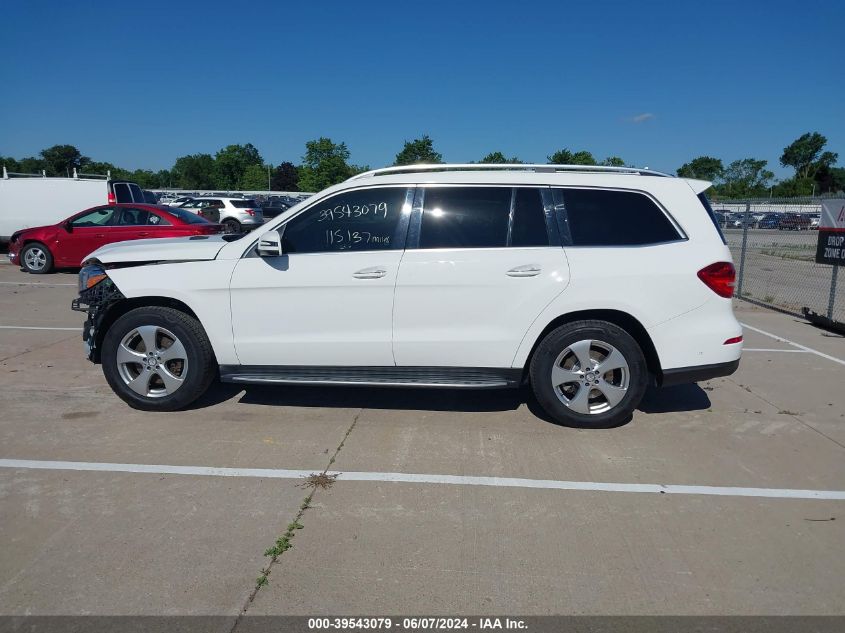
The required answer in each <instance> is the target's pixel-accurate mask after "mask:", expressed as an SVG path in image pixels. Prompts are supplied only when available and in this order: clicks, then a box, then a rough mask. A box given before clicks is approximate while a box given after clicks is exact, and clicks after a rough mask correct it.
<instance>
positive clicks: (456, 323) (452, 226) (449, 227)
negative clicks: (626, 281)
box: [393, 186, 569, 368]
mask: <svg viewBox="0 0 845 633" xmlns="http://www.w3.org/2000/svg"><path fill="white" fill-rule="evenodd" d="M418 192H421V193H422V194H423V195H422V198H423V204H422V207H423V208H422V209H416V210H415V212H414V213H415V216H414V218H413V220H412V225H411V231H410V232H411V233H412V234H413V235H414V243H409V244H408V245H407V250H406V251H405V255H404V257H403V259H402V264H401V266H400V269H399V279H398V281H397V285H396V298H395V306H394V322H393V338H394V344H393V351H394V356H395V358H396V364H397V365H399V366H429V367H430V366H446V367H494V368H509V367H511V365H512V363H513V359H514V356H515V355H516V351H517V349H518V347H519V344H520V342H521V341H522V338H523V337H524V336H525V333H526V332H527V331H528V329H529V327H530V326H531V324H532V323H533V322H534V320H535V319H536V318H537V316H538V315H539V314H540V313H541V312H542V311H543V308H545V307H546V306H547V305H548V304H549V303H550V302H551V301H552V299H554V298H555V297H556V296H557V295H559V294H560V293H561V292H563V290H564V289H565V288H566V286H567V284H568V282H569V266H568V264H567V260H566V255H565V254H564V252H563V249H562V248H561V247H560V245H559V242H558V238H557V229H556V225H555V224H554V221H553V218H552V212H551V208H550V204H548V205H544V202H543V196H544V195H545V196H546V198H547V200H548V202H549V203H550V202H551V198H550V195H549V190H548V189H547V188H545V189H541V188H537V187H486V186H479V187H474V186H429V187H420V188H419V189H418ZM419 195H420V194H419V193H418V196H419ZM418 206H419V204H418ZM547 206H548V207H549V209H548V211H547V210H546V207H547ZM420 212H421V215H417V214H420ZM556 243H557V245H555V244H556Z"/></svg>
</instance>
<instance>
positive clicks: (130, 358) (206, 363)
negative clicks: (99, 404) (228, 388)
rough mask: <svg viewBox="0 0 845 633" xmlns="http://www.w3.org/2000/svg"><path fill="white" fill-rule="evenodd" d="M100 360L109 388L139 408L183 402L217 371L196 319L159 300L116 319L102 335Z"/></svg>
mask: <svg viewBox="0 0 845 633" xmlns="http://www.w3.org/2000/svg"><path fill="white" fill-rule="evenodd" d="M101 360H102V364H103V374H104V375H105V377H106V380H107V381H108V383H109V385H110V386H111V388H112V390H114V392H115V393H116V394H117V395H118V396H119V397H120V398H121V399H122V400H123V401H124V402H126V403H127V404H128V405H129V406H131V407H133V408H135V409H141V410H143V411H175V410H178V409H183V408H185V407H187V406H188V405H190V404H191V403H193V402H194V401H195V400H197V399H198V398H199V397H200V396H201V395H202V394H204V393H205V391H206V390H207V389H208V386H209V385H210V384H211V382H212V380H213V379H214V376H215V374H216V372H217V362H216V360H215V357H214V352H213V350H212V348H211V343H210V342H209V340H208V336H206V334H205V331H204V330H203V328H202V325H200V323H199V321H197V320H196V319H195V318H193V317H191V316H189V315H187V314H185V313H184V312H180V311H179V310H175V309H173V308H165V307H159V306H151V307H147V308H136V309H134V310H130V311H129V312H127V313H126V314H124V315H123V316H121V317H120V318H119V319H117V321H115V322H114V324H113V325H112V326H111V327H110V328H109V330H108V332H106V335H105V337H104V339H103V348H102V356H101Z"/></svg>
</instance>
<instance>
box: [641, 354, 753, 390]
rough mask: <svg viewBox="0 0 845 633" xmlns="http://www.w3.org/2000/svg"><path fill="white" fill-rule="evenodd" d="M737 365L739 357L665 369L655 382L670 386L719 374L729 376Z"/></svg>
mask: <svg viewBox="0 0 845 633" xmlns="http://www.w3.org/2000/svg"><path fill="white" fill-rule="evenodd" d="M738 367H739V359H738V358H737V359H736V360H732V361H728V362H726V363H715V364H713V365H698V366H696V367H677V368H675V369H666V370H665V371H663V373H662V375H661V376H659V377H658V379H657V384H658V385H659V386H661V387H671V386H673V385H685V384H688V383H691V382H700V381H702V380H710V379H711V378H720V377H721V376H730V375H731V374H732V373H734V372H735V371H736V370H737V368H738Z"/></svg>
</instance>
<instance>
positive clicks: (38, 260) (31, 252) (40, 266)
mask: <svg viewBox="0 0 845 633" xmlns="http://www.w3.org/2000/svg"><path fill="white" fill-rule="evenodd" d="M21 268H23V269H24V270H25V271H26V272H28V273H33V274H35V275H43V274H44V273H49V272H50V271H51V270H53V255H52V254H51V253H50V249H49V248H47V247H46V246H44V244H41V243H40V242H33V243H32V244H27V245H26V246H25V247H24V249H23V250H22V251H21Z"/></svg>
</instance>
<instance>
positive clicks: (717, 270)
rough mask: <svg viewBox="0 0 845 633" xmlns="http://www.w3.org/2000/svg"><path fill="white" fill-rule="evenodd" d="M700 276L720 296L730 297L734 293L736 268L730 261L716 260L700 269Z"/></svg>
mask: <svg viewBox="0 0 845 633" xmlns="http://www.w3.org/2000/svg"><path fill="white" fill-rule="evenodd" d="M698 278H699V279H700V280H701V281H703V282H704V283H705V285H706V286H707V287H708V288H710V290H712V291H713V292H715V293H716V294H717V295H719V296H720V297H724V298H725V299H730V298H731V297H732V296H733V293H734V284H735V282H736V269H735V268H734V265H733V264H731V263H730V262H716V263H715V264H710V265H709V266H705V267H704V268H702V269H701V270H699V271H698Z"/></svg>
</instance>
